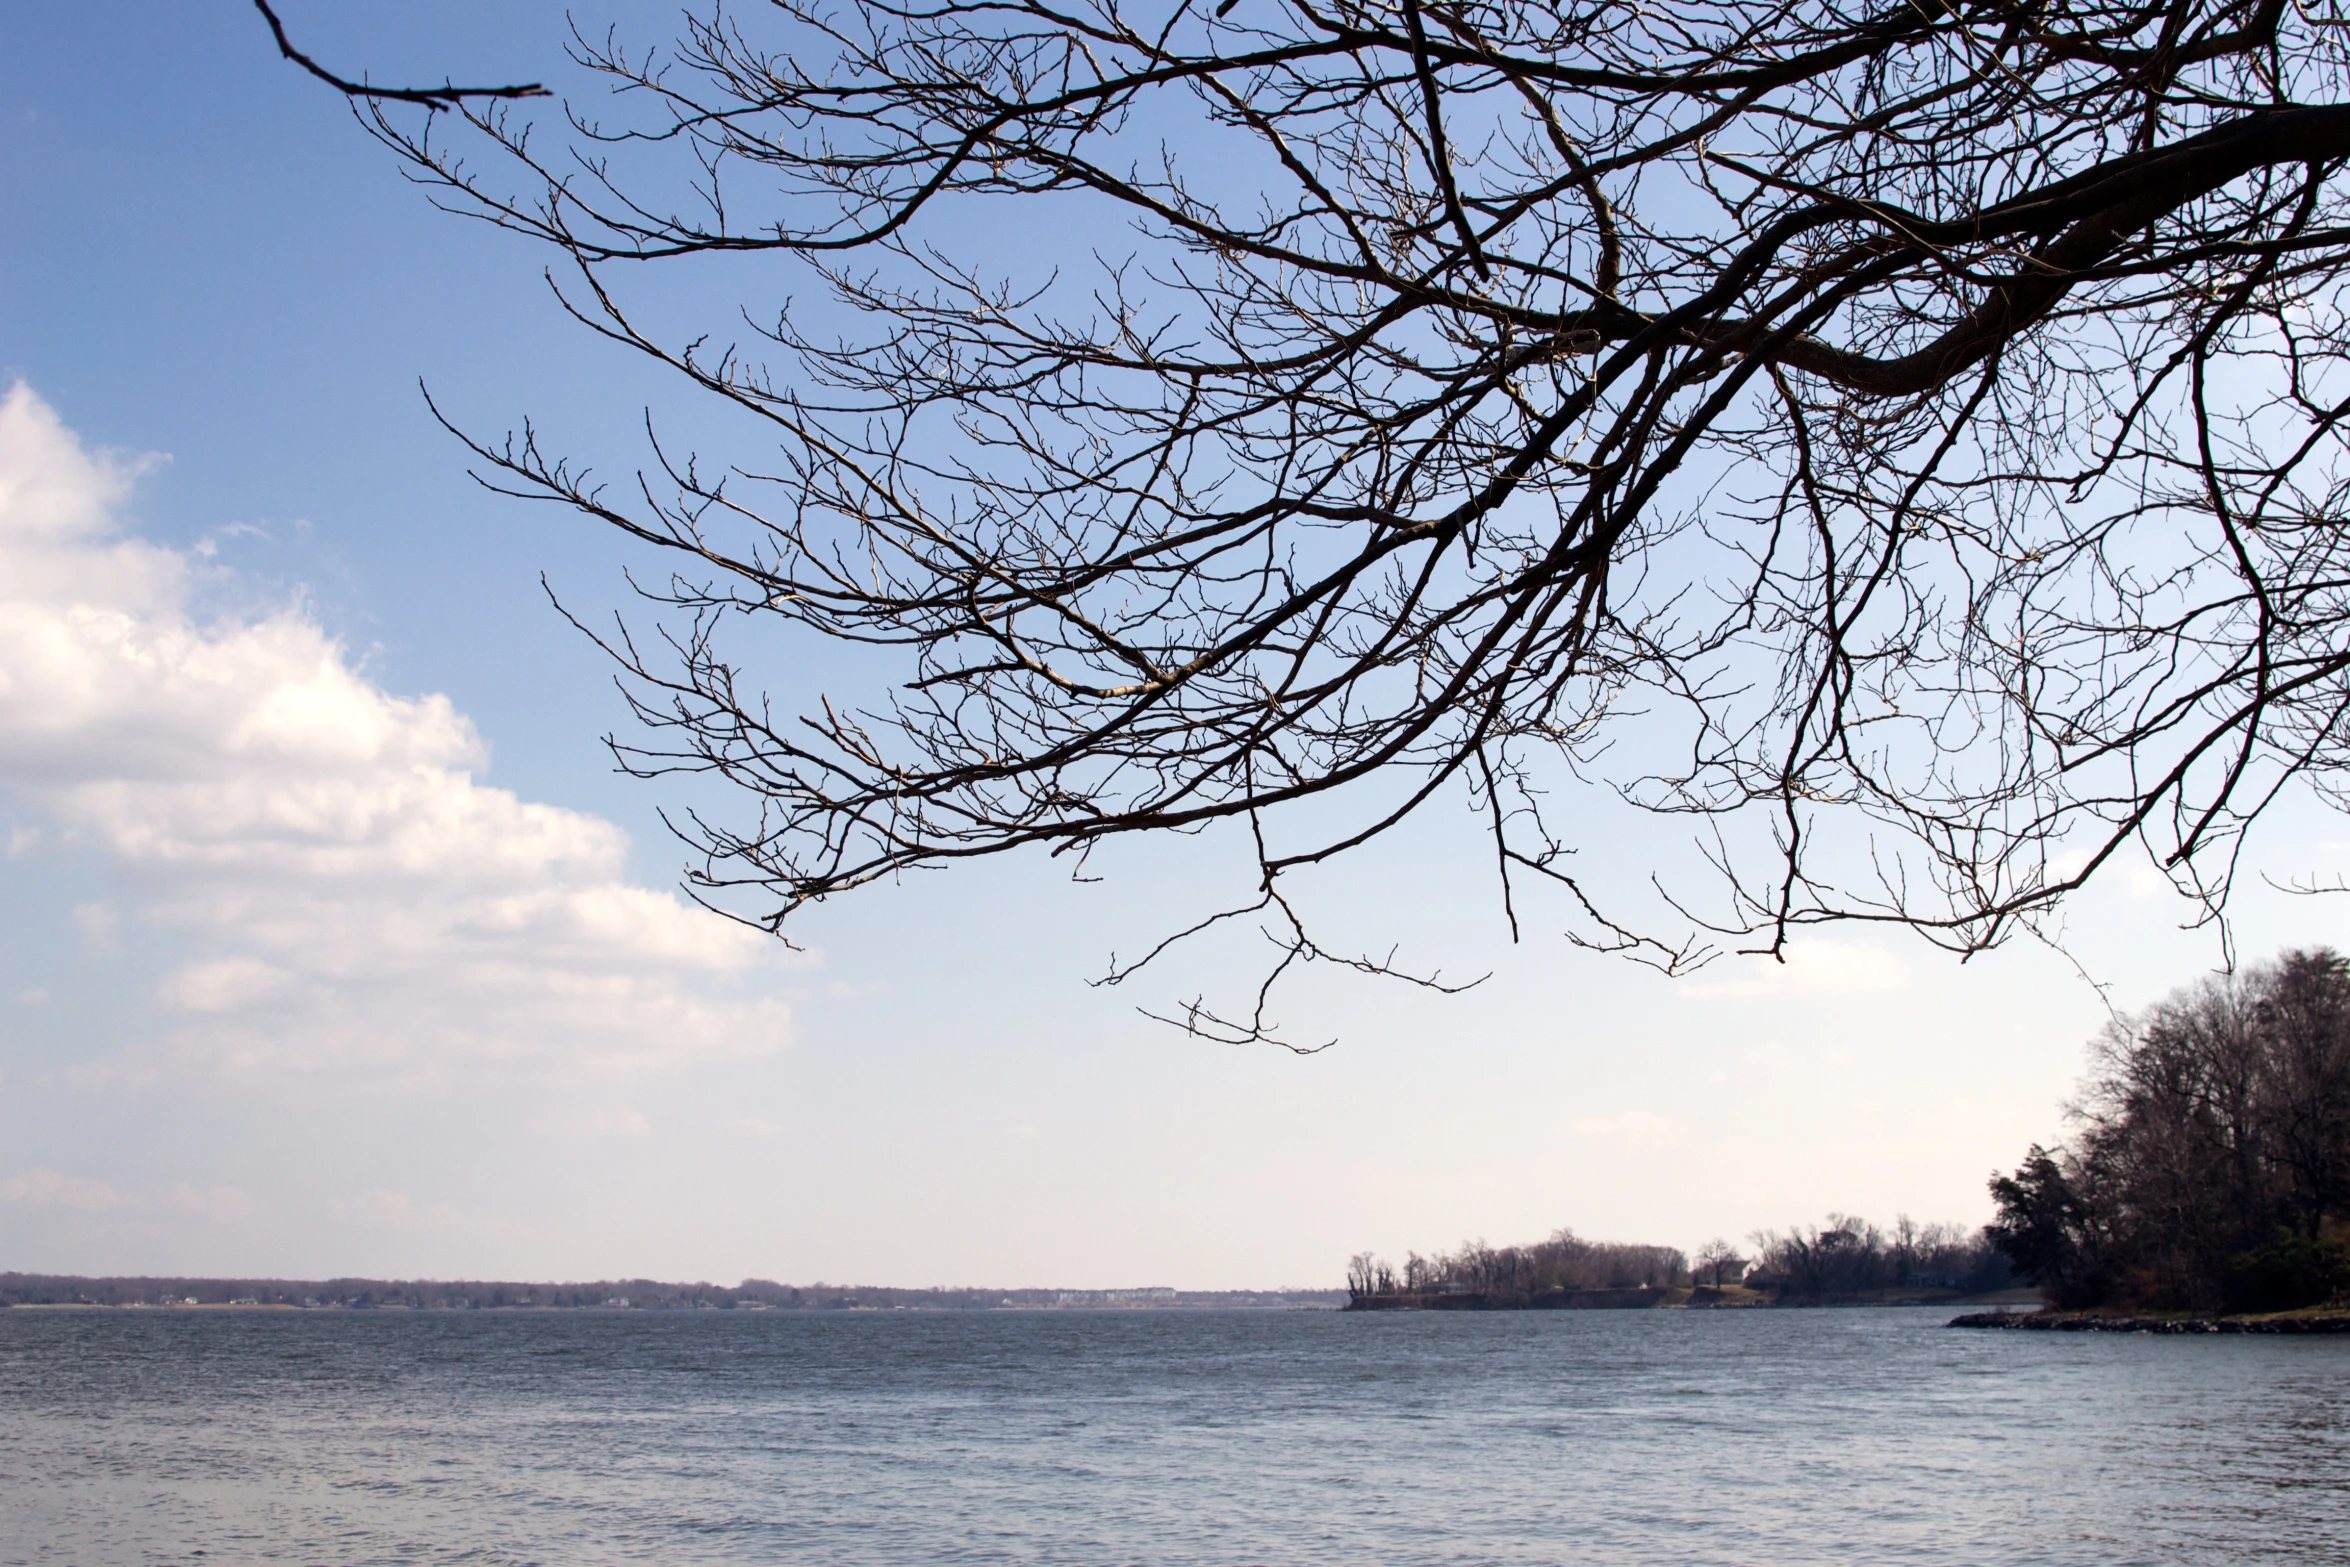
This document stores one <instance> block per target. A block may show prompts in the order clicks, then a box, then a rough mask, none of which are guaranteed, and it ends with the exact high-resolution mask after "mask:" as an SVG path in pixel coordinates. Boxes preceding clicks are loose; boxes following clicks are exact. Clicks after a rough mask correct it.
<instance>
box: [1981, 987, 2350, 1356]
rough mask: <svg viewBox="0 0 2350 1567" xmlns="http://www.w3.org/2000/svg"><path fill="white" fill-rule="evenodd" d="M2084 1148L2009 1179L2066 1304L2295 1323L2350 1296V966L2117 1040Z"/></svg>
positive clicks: (2104, 1044) (2247, 991)
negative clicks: (2281, 1318)
mask: <svg viewBox="0 0 2350 1567" xmlns="http://www.w3.org/2000/svg"><path fill="white" fill-rule="evenodd" d="M2072 1113H2073V1115H2074V1117H2075V1119H2076V1121H2077V1123H2078V1126H2079V1130H2078V1132H2077V1133H2076V1134H2075V1136H2074V1137H2073V1138H2072V1139H2071V1141H2069V1142H2067V1143H2064V1144H2061V1145H2059V1146H2057V1147H2054V1148H2043V1147H2037V1146H2035V1147H2034V1148H2033V1149H2032V1150H2031V1151H2030V1153H2029V1154H2027V1155H2026V1156H2025V1159H2024V1162H2023V1163H2022V1164H2021V1165H2020V1166H2019V1167H2018V1168H2017V1169H2016V1170H2015V1171H2014V1172H2013V1173H2012V1174H2009V1175H2001V1176H1995V1177H1994V1178H1993V1179H1992V1182H1991V1191H1992V1195H1993V1197H1994V1198H1995V1199H1996V1200H1997V1202H1998V1205H1999V1217H1998V1219H1997V1221H1996V1222H1995V1223H1994V1225H1993V1227H1992V1231H1993V1235H1994V1238H1995V1239H1996V1241H1997V1243H1998V1245H1999V1246H2000V1248H2001V1249H2002V1250H2003V1251H2004V1252H2005V1254H2006V1255H2007V1256H2008V1257H2009V1258H2010V1259H2011V1260H2012V1262H2013V1263H2014V1265H2015V1267H2016V1269H2017V1271H2018V1272H2019V1273H2020V1274H2022V1275H2023V1276H2025V1277H2027V1278H2029V1279H2031V1280H2033V1281H2035V1282H2038V1283H2040V1284H2041V1285H2042V1286H2043V1287H2044V1288H2045V1289H2046V1291H2047V1292H2048V1295H2049V1297H2050V1300H2051V1302H2052V1303H2053V1304H2056V1305H2061V1306H2075V1307H2090V1306H2113V1307H2129V1308H2135V1309H2144V1310H2189V1311H2211V1310H2233V1311H2263V1310H2283V1309H2289V1308H2293V1307H2298V1306H2307V1305H2317V1304H2322V1303H2325V1302H2328V1301H2332V1300H2338V1299H2341V1298H2343V1297H2344V1296H2345V1295H2346V1294H2350V962H2346V961H2345V960H2344V959H2343V958H2342V957H2341V956H2340V955H2339V954H2337V953H2335V952H2332V951H2330V950H2328V949H2325V948H2318V949H2315V950H2312V951H2305V952H2301V951H2296V952H2287V953H2285V954H2284V955H2283V956H2282V957H2280V958H2278V959H2277V960H2276V961H2275V962H2273V963H2268V964H2261V965H2257V966H2253V967H2249V968H2246V969H2243V970H2240V971H2238V972H2236V973H2233V974H2225V975H2215V976H2212V977H2210V978H2207V979H2204V980H2201V981H2199V982H2197V983H2195V984H2193V985H2189V986H2186V987H2183V988H2181V989H2179V990H2176V991H2173V992H2172V993H2171V994H2170V995H2169V996H2168V997H2167V998H2165V999H2164V1000H2163V1001H2161V1002H2159V1003H2157V1004H2156V1005H2154V1006H2152V1007H2150V1008H2148V1009H2147V1010H2146V1011H2145V1012H2144V1013H2141V1014H2140V1015H2138V1016H2137V1017H2134V1018H2125V1019H2119V1020H2117V1021H2116V1022H2114V1023H2113V1024H2112V1025H2110V1026H2109V1027H2108V1028H2107V1029H2106V1031H2105V1032H2104V1033H2103V1035H2101V1036H2100V1037H2099V1038H2098V1040H2097V1041H2096V1042H2095V1044H2094V1045H2093V1046H2092V1050H2091V1068H2090V1074H2089V1079H2088V1082H2087V1084H2086V1085H2085V1089H2084V1092H2083V1094H2082V1097H2081V1100H2080V1102H2079V1103H2078V1104H2077V1105H2075V1106H2074V1107H2073V1112H2072Z"/></svg>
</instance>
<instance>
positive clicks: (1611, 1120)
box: [1567, 1110, 1685, 1148]
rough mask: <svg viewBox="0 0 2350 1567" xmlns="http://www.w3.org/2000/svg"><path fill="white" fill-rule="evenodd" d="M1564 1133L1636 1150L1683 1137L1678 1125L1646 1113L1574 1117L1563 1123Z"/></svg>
mask: <svg viewBox="0 0 2350 1567" xmlns="http://www.w3.org/2000/svg"><path fill="white" fill-rule="evenodd" d="M1567 1130H1568V1131H1569V1132H1572V1133H1573V1134H1574V1135H1575V1136H1576V1137H1578V1138H1581V1139H1584V1140H1587V1141H1591V1142H1603V1143H1623V1144H1628V1145H1630V1146H1633V1147H1640V1148H1655V1147H1661V1146H1663V1145H1665V1144H1669V1143H1672V1142H1674V1141H1676V1140H1678V1139H1680V1138H1682V1137H1683V1136H1684V1135H1685V1133H1684V1132H1683V1130H1682V1128H1681V1125H1680V1123H1679V1122H1677V1121H1673V1120H1670V1119H1668V1118H1666V1117H1664V1116H1661V1115H1657V1114H1655V1113H1654V1112H1652V1111H1648V1110H1623V1111H1619V1112H1617V1113H1616V1114H1614V1115H1585V1116H1576V1117H1574V1118H1573V1119H1571V1120H1569V1121H1568V1122H1567Z"/></svg>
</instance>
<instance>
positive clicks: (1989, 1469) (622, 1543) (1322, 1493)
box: [0, 1310, 2350, 1567]
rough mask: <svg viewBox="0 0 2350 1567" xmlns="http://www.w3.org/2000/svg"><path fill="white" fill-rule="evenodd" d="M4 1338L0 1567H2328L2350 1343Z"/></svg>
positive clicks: (1096, 1335)
mask: <svg viewBox="0 0 2350 1567" xmlns="http://www.w3.org/2000/svg"><path fill="white" fill-rule="evenodd" d="M1946 1315H1947V1313H1939V1312H1918V1311H1898V1310H1856V1311H1743V1312H1667V1311H1646V1312H1640V1311H1626V1312H1558V1313H1527V1314H1492V1315H1477V1314H1434V1315H1406V1314H1392V1315H1391V1314H1377V1315H1368V1316H1357V1315H1345V1314H1339V1313H1329V1312H1294V1313H1279V1312H1201V1313H1185V1312H1169V1311H1125V1312H1119V1311H1101V1312H1078V1311H1070V1312H1033V1313H1012V1312H1005V1313H974V1314H960V1313H944V1312H940V1313H862V1312H841V1313H827V1314H815V1313H808V1314H798V1313H776V1312H771V1313H754V1312H700V1313H675V1314H651V1313H631V1312H609V1313H605V1312H569V1313H556V1312H545V1313H521V1312H515V1313H488V1312H482V1313H461V1312H436V1313H417V1314H407V1313H398V1312H372V1313H371V1312H306V1313H269V1312H225V1311H112V1312H66V1311H28V1310H18V1311H0V1563H6V1564H18V1563H23V1564H39V1567H65V1564H106V1567H112V1564H132V1563H136V1564H141V1567H146V1564H167V1563H168V1564H194V1563H206V1564H219V1563H237V1562H286V1563H334V1564H343V1563H395V1562H396V1563H439V1562H451V1563H455V1562H466V1563H495V1564H523V1563H543V1564H547V1567H558V1564H560V1567H575V1564H595V1563H607V1562H658V1563H664V1564H685V1563H721V1562H724V1563H732V1562H785V1563H809V1564H817V1563H821V1564H825V1567H863V1564H884V1563H886V1564H892V1567H901V1564H903V1567H912V1564H930V1563H1022V1564H1062V1563H1067V1564H1071V1567H1077V1564H1082V1567H1115V1564H1125V1563H1134V1564H1154V1567H1155V1564H1164V1567H1185V1564H1241V1563H1264V1564H1283V1567H1288V1564H1295V1567H1309V1564H1314V1567H1318V1564H1332V1567H1336V1564H1344V1567H1374V1564H1375V1567H1406V1564H1420V1563H1430V1564H1433V1563H1519V1562H1592V1563H1627V1564H1642V1563H1667V1562H1671V1563H1680V1562H1706V1563H1779V1562H1788V1563H1793V1562H1805V1563H1812V1562H1855V1563H1861V1562H1865V1563H1872V1564H1882V1563H1889V1562H1911V1561H1915V1562H1949V1563H1964V1564H1969V1567H1980V1564H1986V1563H2003V1562H2034V1563H2040V1562H2046V1563H2068V1564H2069V1563H2082V1564H2091V1563H2093V1564H2096V1567H2121V1564H2126V1563H2138V1562H2144V1563H2164V1564H2172V1563H2183V1562H2214V1563H2216V1562H2240V1561H2245V1560H2252V1559H2257V1560H2260V1561H2262V1562H2267V1563H2281V1562H2312V1563H2316V1562H2323V1563H2328V1564H2338V1563H2341V1562H2344V1561H2350V1408H2346V1404H2350V1338H2263V1337H2236V1336H2229V1337H2186V1338H2173V1337H2160V1338H2157V1337H2141V1336H2134V1335H2131V1336H2124V1335H2096V1334H2053V1333H2049V1334H2043V1333H1980V1332H1954V1331H1947V1330H1945V1329H1943V1328H1941V1327H1940V1326H1939V1324H1940V1323H1941V1322H1942V1321H1943V1320H1944V1318H1945V1317H1946Z"/></svg>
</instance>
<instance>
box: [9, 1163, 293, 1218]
mask: <svg viewBox="0 0 2350 1567" xmlns="http://www.w3.org/2000/svg"><path fill="white" fill-rule="evenodd" d="M0 1203H6V1204H8V1205H9V1206H10V1207H15V1208H31V1209H39V1210H44V1211H50V1212H63V1213H106V1212H111V1211H114V1210H118V1209H128V1210H131V1211H134V1212H157V1211H161V1212H164V1213H172V1214H184V1215H187V1216H189V1217H192V1218H199V1219H241V1218H245V1217H246V1216H248V1215H250V1214H251V1213H252V1212H253V1211H254V1205H253V1199H252V1198H251V1197H250V1196H248V1195H247V1194H246V1193H244V1192H242V1191H239V1190H238V1189H237V1188H236V1187H234V1186H213V1187H205V1188H198V1187H195V1186H191V1185H189V1184H188V1183H187V1182H186V1181H174V1182H172V1183H171V1184H170V1185H168V1186H163V1185H154V1186H141V1187H128V1188H126V1187H120V1186H113V1185H110V1184H108V1183H107V1182H105V1181H93V1180H91V1179H89V1178H88V1177H87V1176H81V1175H67V1174H65V1173H64V1172H63V1171H60V1170H46V1169H39V1168H35V1169H30V1170H20V1171H18V1172H17V1173H16V1174H15V1175H12V1176H10V1177H9V1178H8V1179H6V1180H4V1181H0Z"/></svg>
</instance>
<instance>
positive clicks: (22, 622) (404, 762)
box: [0, 385, 789, 1073]
mask: <svg viewBox="0 0 2350 1567" xmlns="http://www.w3.org/2000/svg"><path fill="white" fill-rule="evenodd" d="M141 467H142V465H141V464H140V463H137V462H130V461H125V460H123V459H121V458H119V457H115V456H112V455H109V454H104V453H94V452H92V451H90V450H88V449H86V448H85V447H84V446H83V445H82V443H81V442H80V441H79V440H78V439H76V437H75V436H74V434H73V432H71V431H70V430H68V429H67V428H66V427H65V426H64V425H63V424H62V423H61V422H60V421H59V419H58V417H57V415H56V414H55V412H54V411H52V410H51V409H50V408H49V407H48V406H47V405H46V404H45V403H43V402H42V401H41V400H40V399H39V398H38V397H37V396H35V395H34V394H33V393H32V392H31V391H30V390H29V389H27V388H26V387H24V386H22V385H18V386H16V387H15V388H13V389H12V390H10V391H9V392H8V393H7V394H6V396H5V398H0V784H4V785H6V786H9V790H10V792H11V793H12V794H13V795H14V796H15V798H16V799H17V801H18V802H19V803H20V805H21V806H23V807H24V808H25V809H26V810H28V811H29V812H30V816H31V825H32V830H31V831H27V830H25V829H26V823H25V822H24V821H22V820H20V822H19V823H18V824H17V827H18V830H17V831H16V832H15V833H14V834H12V835H11V842H10V852H11V853H12V854H25V853H39V852H43V850H44V848H45V847H46V846H51V845H77V844H78V845H83V846H89V847H94V848H95V849H97V850H98V851H100V852H101V853H103V854H104V855H105V856H106V857H107V859H108V860H109V861H110V863H111V866H112V868H113V869H114V871H115V872H116V875H117V879H118V881H119V882H120V883H121V884H122V885H123V886H124V887H126V888H128V889H130V890H129V892H128V893H127V894H126V895H125V898H124V900H123V901H124V902H125V904H126V907H125V908H123V909H122V910H121V911H120V915H121V919H122V926H121V929H120V930H119V932H118V936H117V939H118V940H120V941H122V942H123V943H124V944H126V945H127V944H129V943H130V942H132V941H134V940H136V939H138V933H139V932H141V931H145V932H151V933H158V934H165V935H168V937H169V938H170V939H171V941H172V943H173V950H174V951H175V952H178V953H180V954H183V955H184V961H180V962H178V964H177V966H176V967H174V968H172V969H171V970H170V972H168V973H167V974H166V975H165V976H164V977H163V979H162V981H161V983H160V984H159V985H158V986H157V987H156V988H155V990H154V993H153V997H152V1002H153V1005H154V1006H155V1008H156V1009H158V1011H159V1012H160V1013H161V1014H163V1015H164V1017H165V1018H167V1019H168V1020H169V1021H168V1022H167V1023H166V1024H165V1025H164V1027H163V1028H162V1031H161V1037H162V1038H163V1039H164V1040H165V1042H166V1046H165V1049H164V1051H163V1053H162V1055H161V1056H160V1057H158V1058H157V1059H158V1060H159V1061H161V1062H166V1063H168V1062H177V1063H180V1064H182V1065H200V1066H206V1067H211V1068H241V1069H249V1070H254V1069H257V1070H281V1071H298V1072H322V1071H324V1072H360V1073H375V1072H387V1071H388V1072H402V1073H416V1072H426V1073H445V1072H451V1071H479V1070H496V1069H508V1070H516V1071H544V1070H546V1069H549V1068H577V1067H586V1068H593V1069H606V1070H609V1069H627V1068H635V1067H647V1066H656V1065H661V1064H665V1063H673V1062H678V1061H681V1060H687V1059H697V1058H707V1057H711V1056H729V1055H746V1054H756V1053H760V1052H764V1051H768V1050H772V1049H776V1048H779V1047H780V1046H781V1045H782V1043H783V1042H784V1039H785V1036H786V1032H787V1029H788V1026H789V1018H788V1015H787V1013H786V1010H785V1008H784V1007H783V1005H782V1004H781V1003H780V1002H778V1001H776V1000H774V999H772V998H767V997H761V996H759V995H757V994H755V993H751V994H746V993H745V992H746V991H755V989H756V981H757V978H758V976H757V974H756V973H755V971H756V970H757V969H759V968H760V967H762V966H763V963H764V961H765V960H766V957H767V954H768V953H769V951H770V949H771V944H770V943H767V942H766V941H764V940H763V939H762V938H761V937H760V936H758V935H757V934H756V933H755V932H752V931H749V930H746V929H744V928H742V927H740V926H737V925H733V924H731V923H729V922H726V921H723V920H720V919H718V918H717V917H715V916H713V915H711V914H708V913H707V912H705V911H703V910H700V909H697V908H694V907H693V906H692V905H691V904H689V903H686V902H684V901H683V900H681V899H679V898H678V897H676V896H674V895H673V894H671V893H669V892H666V891H661V890H656V889H653V888H648V887H644V886H641V885H637V884H634V883H632V882H630V881H629V880H628V879H627V877H626V875H625V863H626V857H627V849H628V842H627V838H626V835H625V834H623V833H622V832H621V830H620V829H619V828H618V827H616V826H614V825H613V824H612V823H610V822H608V821H605V820H603V819H602V818H600V817H596V816H592V815H588V814H585V813H582V812H579V811H572V810H565V809H562V808H560V807H556V806H552V805H545V804H539V803H535V802H532V801H526V800H522V799H520V798H518V797H516V796H515V795H514V794H513V793H512V792H511V791H509V790H505V789H498V788H493V787H490V786H488V785H486V784H484V783H482V782H480V781H479V780H478V778H477V776H476V775H477V774H478V773H480V772H481V771H482V770H483V769H484V768H485V767H486V765H487V761H488V752H487V748H486V747H485V745H484V744H483V741H482V738H481V736H480V735H479V734H478V733H477V732H476V731H475V729H474V727H473V725H472V724H471V723H470V722H469V721H468V720H467V719H466V718H465V716H464V715H463V714H462V713H459V712H458V711H457V710H456V709H455V707H454V706H452V705H451V703H450V702H449V700H448V698H447V697H445V696H438V695H434V696H422V697H403V696H395V695H393V694H391V693H389V692H387V691H385V690H383V689H381V688H380V687H378V686H377V685H375V684H374V683H373V682H372V681H371V680H370V679H368V677H367V676H366V675H365V674H364V673H363V672H362V671H361V670H360V669H358V668H355V667H354V665H353V663H352V660H351V658H350V656H349V654H348V653H347V651H346V650H345V649H344V648H343V647H342V646H341V645H340V644H338V643H337V642H336V641H335V640H334V639H333V638H332V637H330V636H328V635H327V633H326V632H325V631H324V630H323V629H322V628H321V627H320V626H319V625H318V623H317V622H316V620H315V619H313V618H312V617H311V616H310V615H309V614H308V613H307V612H305V610H304V609H303V608H302V607H301V606H300V605H298V604H296V605H289V606H285V607H281V608H278V609H276V610H275V611H273V612H270V613H266V614H261V615H250V614H247V615H228V616H218V617H211V618H207V617H206V616H204V615H203V613H202V612H201V609H200V606H201V602H202V599H203V596H204V593H205V590H206V589H207V588H209V587H212V586H216V585H217V584H218V582H219V580H220V579H221V578H222V577H223V576H224V574H223V573H221V572H220V571H219V569H218V568H216V567H213V566H211V565H210V564H209V562H208V561H207V560H206V559H205V558H204V557H203V556H202V554H201V553H191V552H186V551H179V550H173V549H168V548H164V547H162V546H159V545H156V544H153V543H150V542H147V541H144V540H140V539H138V538H135V537H128V536H125V535H124V534H123V532H122V530H121V528H120V526H119V523H118V514H119V511H120V508H121V506H122V503H123V501H124V500H125V498H126V497H127V496H128V494H129V492H130V489H131V486H132V484H133V482H134V481H135V480H136V478H137V477H138V474H139V472H140V469H141ZM112 912H113V911H109V910H103V909H102V910H98V911H94V912H93V911H87V910H85V911H80V914H79V915H78V916H77V918H78V919H80V921H81V922H82V923H84V924H88V923H91V922H102V921H103V920H104V919H105V918H107V917H108V916H109V914H110V913H112ZM61 917H63V915H62V911H61Z"/></svg>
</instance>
